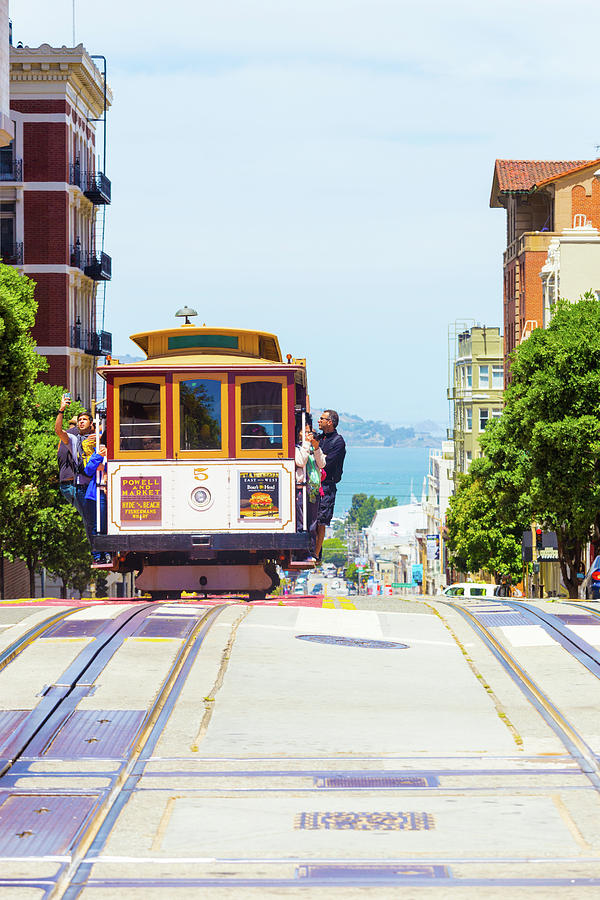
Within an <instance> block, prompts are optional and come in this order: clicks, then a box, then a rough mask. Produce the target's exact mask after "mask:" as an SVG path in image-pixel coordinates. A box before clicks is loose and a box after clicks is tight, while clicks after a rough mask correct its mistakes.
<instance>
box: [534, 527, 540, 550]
mask: <svg viewBox="0 0 600 900" xmlns="http://www.w3.org/2000/svg"><path fill="white" fill-rule="evenodd" d="M535 548H536V550H541V549H542V529H541V528H536V529H535Z"/></svg>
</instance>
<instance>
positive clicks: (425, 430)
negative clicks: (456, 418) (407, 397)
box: [338, 413, 445, 447]
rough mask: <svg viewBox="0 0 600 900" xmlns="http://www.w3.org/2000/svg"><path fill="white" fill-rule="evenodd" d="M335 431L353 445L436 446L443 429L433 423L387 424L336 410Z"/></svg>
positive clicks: (443, 431) (443, 433) (439, 442)
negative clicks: (336, 421) (336, 424)
mask: <svg viewBox="0 0 600 900" xmlns="http://www.w3.org/2000/svg"><path fill="white" fill-rule="evenodd" d="M338 430H339V431H340V432H341V433H342V434H343V436H344V439H345V440H346V443H347V444H349V445H352V446H354V447H423V446H427V447H440V446H441V443H442V441H443V440H444V438H445V429H444V427H443V426H442V425H441V424H439V423H437V422H431V421H429V420H428V421H426V422H417V423H415V424H414V425H390V424H389V423H388V422H381V421H379V420H377V421H373V420H372V419H361V417H360V416H356V415H352V414H351V413H340V424H339V426H338Z"/></svg>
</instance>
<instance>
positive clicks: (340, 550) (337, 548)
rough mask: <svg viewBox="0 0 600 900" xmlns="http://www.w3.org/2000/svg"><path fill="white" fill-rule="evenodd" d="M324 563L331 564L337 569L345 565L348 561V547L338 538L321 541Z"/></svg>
mask: <svg viewBox="0 0 600 900" xmlns="http://www.w3.org/2000/svg"><path fill="white" fill-rule="evenodd" d="M322 559H323V562H324V563H332V564H333V565H334V566H337V567H338V568H339V567H340V566H343V565H345V564H346V561H347V559H348V547H347V546H346V544H345V543H344V541H342V540H340V538H327V539H326V540H324V541H323V556H322Z"/></svg>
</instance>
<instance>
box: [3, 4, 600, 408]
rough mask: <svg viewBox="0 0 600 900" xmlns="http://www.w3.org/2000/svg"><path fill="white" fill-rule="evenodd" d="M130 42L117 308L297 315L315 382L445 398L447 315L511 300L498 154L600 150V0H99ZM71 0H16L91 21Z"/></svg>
mask: <svg viewBox="0 0 600 900" xmlns="http://www.w3.org/2000/svg"><path fill="white" fill-rule="evenodd" d="M75 8H76V18H75V28H76V41H77V43H79V42H80V41H81V42H83V44H84V45H85V47H86V49H87V50H88V52H90V53H101V54H104V55H105V56H106V57H107V60H108V75H109V83H110V85H111V88H112V90H113V92H114V106H113V108H112V109H111V110H110V112H109V119H108V146H107V172H106V174H107V175H108V177H109V178H110V179H111V180H112V196H113V203H112V206H111V207H110V208H109V211H108V216H107V232H106V242H105V246H106V250H107V252H109V253H110V254H111V256H112V258H113V281H112V282H111V283H110V284H109V286H108V289H107V312H106V328H107V329H108V330H110V331H112V332H113V347H114V350H115V353H132V352H135V351H136V348H135V346H134V345H133V344H132V343H131V342H130V341H129V340H128V339H127V337H126V336H127V335H129V334H132V333H134V332H136V331H141V330H144V329H146V328H161V327H165V326H168V325H171V324H172V323H173V322H174V321H175V320H174V319H173V314H174V313H175V311H176V310H177V309H178V308H179V307H180V306H181V305H183V304H184V303H187V304H188V305H190V306H193V307H195V308H196V309H197V310H198V312H199V313H200V319H201V321H204V322H206V324H207V325H222V326H229V327H235V326H239V327H244V328H253V327H255V328H258V329H261V330H265V331H273V332H275V333H276V334H277V335H278V336H279V339H280V343H281V346H282V350H283V352H284V353H287V352H290V353H292V355H294V356H306V357H307V359H308V365H309V378H310V389H311V395H312V398H313V402H314V403H315V404H316V405H326V406H330V407H334V408H337V409H338V410H340V411H341V410H343V411H347V412H353V413H357V414H358V415H361V416H363V417H364V418H383V419H386V420H388V421H392V422H402V421H411V420H420V419H423V418H426V417H431V418H434V419H436V420H440V421H444V420H445V418H446V416H447V403H446V400H445V394H446V381H447V331H448V324H449V323H450V322H453V321H454V320H456V319H464V318H469V319H474V320H476V321H478V322H482V323H485V324H487V325H500V324H501V323H502V275H501V267H502V250H503V248H504V235H505V222H504V213H503V211H501V210H491V209H489V206H488V204H489V194H490V187H491V181H492V173H493V165H494V160H495V159H496V158H497V157H500V158H532V159H533V158H539V159H585V158H590V159H591V158H594V156H596V155H600V154H596V145H597V144H600V123H599V122H598V117H597V112H596V110H597V101H596V87H597V72H596V59H597V46H596V44H597V41H596V34H597V28H596V26H597V24H598V18H599V13H598V4H597V2H595V0H594V2H591V0H590V2H588V0H572V2H571V4H570V5H569V9H568V12H567V10H566V7H565V6H564V3H562V2H560V3H559V2H557V0H518V2H516V0H506V2H498V0H487V2H485V3H481V2H470V0H469V2H465V0H456V2H453V3H452V4H449V3H447V2H444V0H421V2H420V3H419V5H418V7H417V5H416V4H414V3H407V2H404V0H343V2H342V0H319V2H317V0H303V2H302V3H299V2H287V0H253V2H249V0H220V2H219V3H218V4H214V3H211V4H209V3H206V2H204V0H196V2H186V0H172V2H170V3H169V4H164V5H163V4H159V3H157V2H153V0H144V2H140V0H127V2H126V3H124V2H122V0H121V2H119V3H117V2H115V0H105V2H104V3H102V4H101V5H98V4H93V3H90V2H89V0H87V2H85V3H84V2H83V0H76V7H75ZM72 9H73V3H72V0H52V3H49V2H48V0H20V2H16V0H14V2H12V3H11V10H10V14H11V18H12V20H13V38H14V42H15V43H17V42H18V41H22V42H23V43H24V44H28V45H30V46H38V45H39V44H40V43H43V42H48V43H50V44H53V45H55V46H61V45H63V44H66V45H68V46H70V45H72V36H73V23H72Z"/></svg>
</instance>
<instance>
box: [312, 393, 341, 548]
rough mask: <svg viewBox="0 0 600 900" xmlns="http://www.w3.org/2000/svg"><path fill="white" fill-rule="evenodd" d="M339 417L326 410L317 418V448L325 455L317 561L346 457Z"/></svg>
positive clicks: (332, 410) (333, 411) (318, 525)
mask: <svg viewBox="0 0 600 900" xmlns="http://www.w3.org/2000/svg"><path fill="white" fill-rule="evenodd" d="M339 421H340V417H339V416H338V414H337V413H336V411H335V410H334V409H326V410H324V412H323V413H322V415H321V416H320V417H319V428H320V429H321V432H322V434H321V435H320V437H319V447H320V448H321V450H322V451H323V453H324V454H325V473H326V474H325V478H324V479H323V481H322V483H321V487H322V488H323V496H322V497H321V499H320V501H319V512H318V515H317V546H316V555H317V560H320V559H321V552H322V549H323V540H324V538H325V529H326V527H327V526H328V525H329V524H330V523H331V519H332V518H333V509H334V506H335V495H336V491H337V485H338V483H339V482H340V481H341V478H342V474H343V471H344V458H345V456H346V442H345V440H344V438H343V437H342V436H341V434H338V432H337V431H336V429H337V426H338V423H339Z"/></svg>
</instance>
